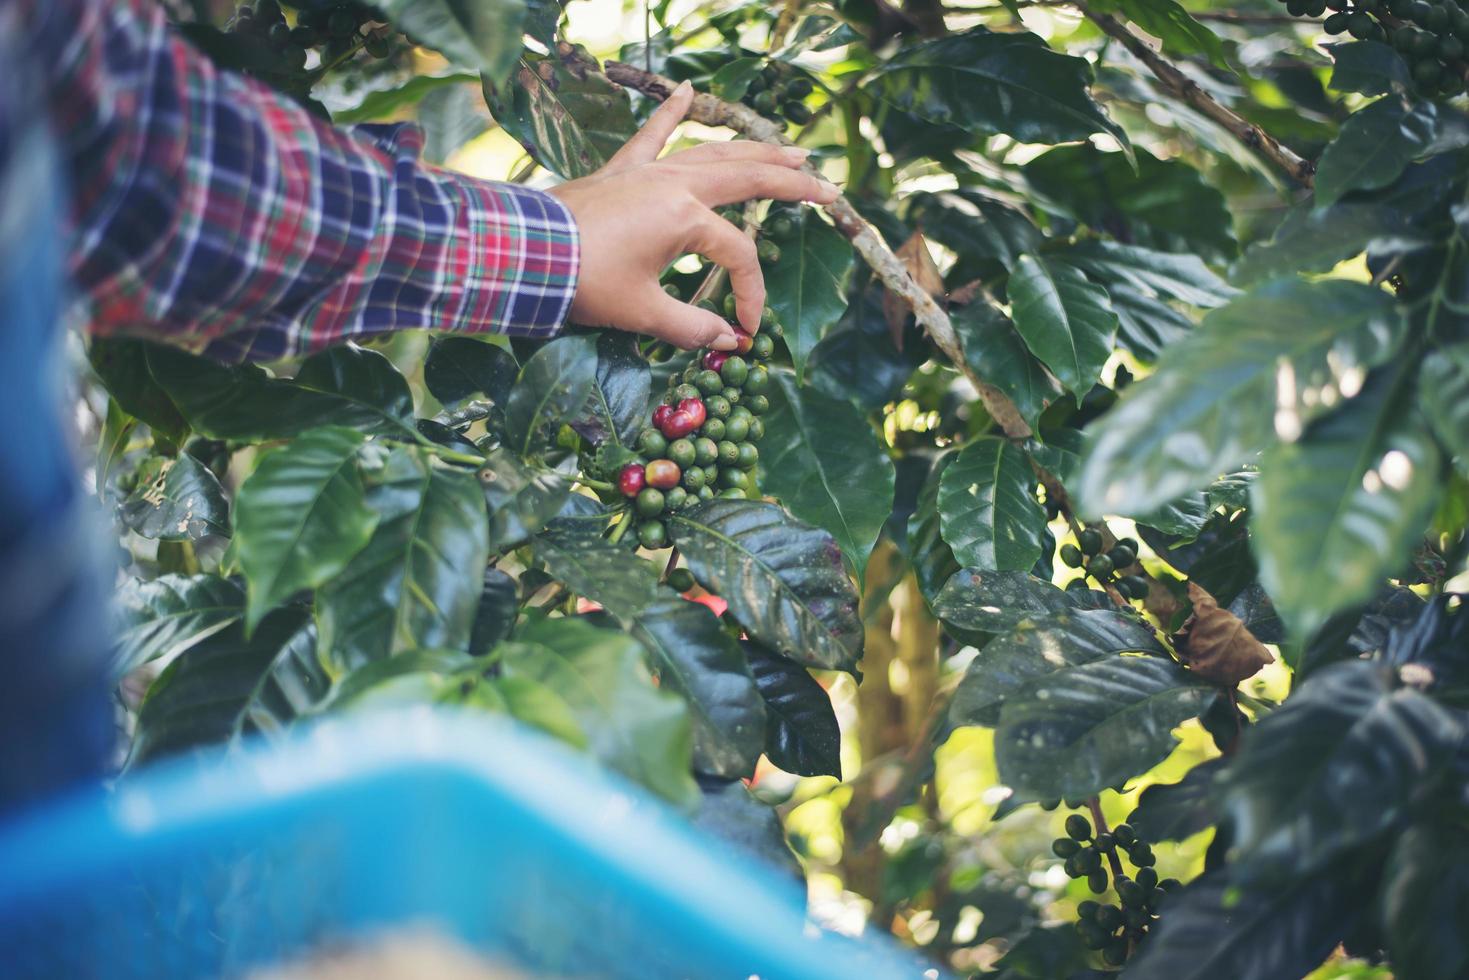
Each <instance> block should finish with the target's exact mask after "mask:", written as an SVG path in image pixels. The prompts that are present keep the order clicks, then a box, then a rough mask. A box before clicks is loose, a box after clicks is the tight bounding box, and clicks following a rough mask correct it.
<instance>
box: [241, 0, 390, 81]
mask: <svg viewBox="0 0 1469 980" xmlns="http://www.w3.org/2000/svg"><path fill="white" fill-rule="evenodd" d="M294 6H297V7H299V8H300V10H299V13H298V14H297V16H296V23H295V26H292V25H291V24H290V23H289V22H288V21H287V20H286V16H285V14H284V13H282V11H281V7H280V4H279V3H278V2H277V0H255V2H254V3H253V4H248V3H247V4H244V5H242V6H240V7H239V8H238V9H236V10H235V14H234V17H233V18H232V19H231V20H230V24H229V30H230V32H231V33H233V34H238V35H241V36H245V37H254V38H257V39H259V40H261V41H264V42H265V44H266V45H267V46H268V48H269V49H270V50H271V51H273V52H274V53H275V55H276V57H277V58H278V59H279V61H280V70H281V71H285V72H300V71H303V70H304V69H305V67H306V58H307V52H308V51H309V50H311V49H319V51H320V54H321V63H322V64H329V63H331V62H334V61H336V60H338V59H339V58H342V57H343V56H345V55H347V54H349V53H350V52H352V51H353V50H354V49H355V48H357V47H358V46H359V45H360V46H361V47H362V48H364V49H365V50H366V51H367V53H368V54H370V55H372V56H373V57H374V58H386V57H388V56H389V55H390V54H391V53H392V37H391V35H390V33H389V32H388V30H387V29H386V28H379V29H376V30H372V31H370V32H369V33H368V34H367V35H366V36H364V35H363V28H364V26H365V25H367V24H369V23H370V22H373V21H375V20H376V16H377V15H376V14H375V13H374V12H373V10H372V8H370V7H369V6H367V5H366V4H364V3H357V2H355V0H327V2H316V3H299V4H295V5H294Z"/></svg>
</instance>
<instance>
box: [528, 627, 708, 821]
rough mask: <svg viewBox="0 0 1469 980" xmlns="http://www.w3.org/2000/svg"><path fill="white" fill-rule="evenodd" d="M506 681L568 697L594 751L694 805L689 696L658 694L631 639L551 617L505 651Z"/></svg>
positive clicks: (659, 790) (669, 796)
mask: <svg viewBox="0 0 1469 980" xmlns="http://www.w3.org/2000/svg"><path fill="white" fill-rule="evenodd" d="M501 650H502V651H503V654H504V656H503V659H502V661H501V662H502V664H503V669H504V676H505V677H507V678H514V677H523V678H528V679H530V680H533V681H536V682H538V683H540V684H544V685H545V686H546V687H548V688H550V689H551V690H552V691H554V692H556V693H557V694H558V695H560V696H561V698H562V699H564V700H565V702H566V704H567V706H568V707H570V709H571V711H572V714H573V715H574V716H575V718H576V720H577V722H578V724H579V725H580V726H581V728H582V731H584V732H585V733H586V736H587V742H588V747H589V749H590V751H591V753H592V754H593V755H594V756H596V757H597V758H598V759H599V760H601V761H602V762H603V763H605V764H607V765H608V766H610V767H611V768H613V769H615V770H617V771H618V772H620V773H622V774H623V775H624V776H627V777H628V778H630V779H633V780H635V781H637V782H639V783H642V784H643V785H644V786H646V787H648V788H649V789H651V790H653V792H655V793H657V794H659V795H660V796H662V797H664V798H665V799H668V800H671V801H673V802H675V803H679V804H692V803H693V802H694V801H695V800H696V799H697V798H698V790H697V787H696V786H695V785H694V780H693V778H692V777H691V776H690V775H689V753H690V745H691V739H690V733H689V717H688V711H687V709H686V708H685V706H684V702H683V699H682V698H680V697H678V696H677V695H674V694H671V693H669V692H666V691H660V690H659V689H658V688H657V687H656V686H655V685H654V684H653V678H652V676H651V675H650V674H649V673H648V668H647V667H646V666H644V665H643V651H642V648H641V647H639V646H638V644H637V643H636V642H635V641H634V640H633V639H632V638H631V637H628V636H625V635H623V634H622V633H619V632H615V631H612V630H602V629H597V628H596V627H594V626H591V625H589V624H587V623H585V622H582V621H579V620H574V619H546V620H541V621H539V622H536V623H532V624H530V625H529V626H527V627H526V628H525V629H523V630H521V632H520V635H519V637H518V639H517V642H515V643H510V644H506V645H504V646H502V647H501Z"/></svg>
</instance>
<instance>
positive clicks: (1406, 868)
mask: <svg viewBox="0 0 1469 980" xmlns="http://www.w3.org/2000/svg"><path fill="white" fill-rule="evenodd" d="M1383 871H1384V874H1383V881H1382V890H1381V893H1380V894H1381V896H1382V924H1383V929H1384V932H1385V933H1386V935H1387V949H1388V954H1389V958H1390V959H1391V960H1392V965H1393V975H1394V976H1395V977H1402V978H1403V980H1453V978H1455V977H1462V976H1464V975H1465V974H1466V973H1469V936H1466V935H1465V933H1464V928H1463V925H1464V924H1463V920H1462V918H1461V917H1460V915H1459V913H1458V912H1457V910H1460V909H1464V908H1469V840H1466V839H1465V836H1464V829H1463V827H1461V826H1457V825H1455V824H1453V823H1451V822H1449V821H1448V820H1446V819H1442V818H1440V819H1436V820H1426V821H1423V822H1421V823H1417V824H1414V825H1413V826H1411V827H1409V828H1407V829H1406V830H1405V831H1404V832H1403V834H1402V836H1401V837H1399V838H1398V841H1397V845H1396V846H1395V847H1394V848H1393V851H1392V854H1391V855H1390V856H1389V857H1388V859H1387V861H1386V862H1384V864H1383Z"/></svg>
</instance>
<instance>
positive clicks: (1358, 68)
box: [1327, 41, 1413, 95]
mask: <svg viewBox="0 0 1469 980" xmlns="http://www.w3.org/2000/svg"><path fill="white" fill-rule="evenodd" d="M1327 50H1329V51H1330V52H1331V59H1332V61H1334V62H1335V63H1336V64H1335V66H1334V67H1333V68H1332V70H1331V87H1332V88H1334V89H1336V90H1337V91H1338V92H1359V93H1361V94H1362V95H1386V94H1387V93H1389V92H1408V91H1411V90H1412V88H1413V80H1412V76H1411V74H1410V73H1409V71H1408V63H1407V62H1406V61H1405V60H1403V56H1402V55H1400V54H1398V53H1397V52H1396V51H1394V50H1393V49H1392V48H1390V47H1388V46H1387V45H1386V44H1382V43H1380V42H1378V41H1352V42H1349V43H1347V44H1333V45H1332V46H1331V47H1330V48H1328V49H1327Z"/></svg>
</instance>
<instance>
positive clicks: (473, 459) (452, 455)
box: [419, 439, 485, 466]
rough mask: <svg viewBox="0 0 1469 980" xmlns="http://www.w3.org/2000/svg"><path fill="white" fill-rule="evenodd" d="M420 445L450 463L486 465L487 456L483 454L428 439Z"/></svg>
mask: <svg viewBox="0 0 1469 980" xmlns="http://www.w3.org/2000/svg"><path fill="white" fill-rule="evenodd" d="M419 445H421V446H423V448H424V449H427V450H428V451H429V452H431V453H433V454H434V455H435V456H437V457H439V459H442V460H444V461H445V462H448V463H464V464H465V465H466V466H483V465H485V458H484V457H483V456H475V455H474V454H472V453H461V452H459V451H458V450H455V449H450V448H449V447H448V446H441V445H439V444H438V443H436V442H431V441H429V440H427V439H425V440H422V441H421V442H420V443H419Z"/></svg>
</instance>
